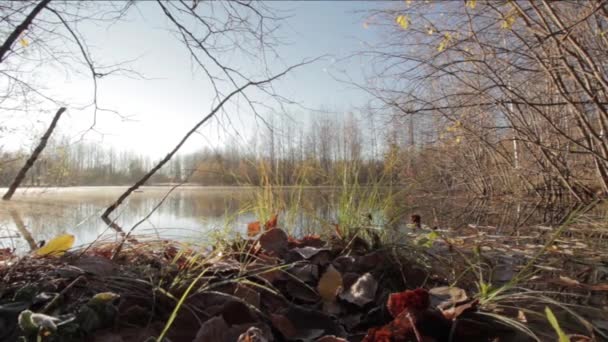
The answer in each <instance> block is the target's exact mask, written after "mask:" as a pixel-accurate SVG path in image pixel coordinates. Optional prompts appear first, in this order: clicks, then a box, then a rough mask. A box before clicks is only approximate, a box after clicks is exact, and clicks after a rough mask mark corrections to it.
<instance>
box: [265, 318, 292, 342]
mask: <svg viewBox="0 0 608 342" xmlns="http://www.w3.org/2000/svg"><path fill="white" fill-rule="evenodd" d="M270 321H271V322H272V325H273V326H274V327H275V328H276V329H277V330H278V331H279V332H280V333H281V334H282V335H283V336H284V337H285V338H286V339H292V338H293V337H294V336H296V334H297V333H298V331H297V329H296V327H295V326H294V325H293V324H292V323H291V321H290V320H289V319H288V318H287V317H285V316H283V315H278V314H270Z"/></svg>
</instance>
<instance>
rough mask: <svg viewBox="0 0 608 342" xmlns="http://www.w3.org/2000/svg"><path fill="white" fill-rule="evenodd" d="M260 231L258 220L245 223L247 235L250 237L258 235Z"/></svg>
mask: <svg viewBox="0 0 608 342" xmlns="http://www.w3.org/2000/svg"><path fill="white" fill-rule="evenodd" d="M261 231H262V227H261V225H260V221H255V222H249V224H248V225H247V236H249V237H252V236H256V235H258V234H259V233H260V232H261Z"/></svg>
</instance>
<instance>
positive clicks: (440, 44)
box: [437, 33, 452, 52]
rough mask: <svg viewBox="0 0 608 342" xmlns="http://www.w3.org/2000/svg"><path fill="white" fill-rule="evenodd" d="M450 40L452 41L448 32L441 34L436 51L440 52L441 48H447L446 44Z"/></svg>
mask: <svg viewBox="0 0 608 342" xmlns="http://www.w3.org/2000/svg"><path fill="white" fill-rule="evenodd" d="M450 41H452V35H451V34H450V33H446V34H445V35H444V36H443V39H442V40H441V42H440V43H439V46H438V47H437V51H439V52H442V51H443V50H445V49H447V47H448V45H449V44H450Z"/></svg>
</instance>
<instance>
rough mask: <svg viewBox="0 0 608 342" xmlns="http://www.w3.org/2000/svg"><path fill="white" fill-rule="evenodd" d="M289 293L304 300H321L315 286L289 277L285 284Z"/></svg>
mask: <svg viewBox="0 0 608 342" xmlns="http://www.w3.org/2000/svg"><path fill="white" fill-rule="evenodd" d="M285 290H286V291H287V295H289V296H291V297H292V298H295V299H298V300H301V301H303V302H309V303H315V302H317V301H318V300H319V295H318V294H317V293H316V292H315V290H314V289H313V288H311V287H310V286H308V285H307V284H306V283H304V282H302V281H301V280H299V279H293V278H291V277H290V278H289V279H287V283H286V285H285Z"/></svg>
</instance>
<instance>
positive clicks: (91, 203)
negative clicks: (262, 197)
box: [0, 186, 564, 250]
mask: <svg viewBox="0 0 608 342" xmlns="http://www.w3.org/2000/svg"><path fill="white" fill-rule="evenodd" d="M125 189H126V187H72V188H46V189H40V188H36V189H21V190H19V191H18V192H17V194H16V195H15V196H14V197H13V200H11V201H9V202H4V201H2V203H0V247H16V248H17V249H19V250H27V249H28V244H27V242H26V241H25V240H24V239H23V238H22V237H23V235H24V234H26V235H27V232H23V229H20V227H25V228H27V231H29V233H31V239H30V241H31V240H34V241H36V242H37V241H40V240H48V239H50V238H52V237H54V236H56V235H58V234H61V233H64V232H67V233H71V234H74V235H75V236H76V241H77V244H86V243H89V242H91V241H94V240H95V239H97V238H99V237H100V236H103V237H104V238H112V237H113V236H114V235H115V234H114V233H113V231H111V230H110V229H108V227H107V226H106V224H105V223H104V222H103V221H102V220H101V219H100V215H101V213H102V212H103V210H104V209H105V208H106V207H107V206H108V205H109V204H111V203H112V202H113V201H115V200H116V198H117V197H118V196H119V195H120V194H121V193H122V192H123V191H124V190H125ZM169 189H170V188H168V187H144V188H142V191H141V192H137V193H134V194H132V196H131V197H130V198H129V199H128V200H127V201H126V202H125V203H124V204H123V205H122V206H121V207H119V208H118V209H117V210H116V211H115V215H116V216H114V217H116V222H117V223H118V224H119V225H120V226H122V227H123V229H124V230H126V231H128V230H129V229H130V228H131V227H132V226H133V225H134V224H135V223H137V222H138V221H140V220H141V219H142V218H144V217H145V216H146V215H148V214H149V213H150V212H151V211H152V210H153V209H154V207H156V206H157V205H158V203H159V202H160V201H161V200H162V199H163V197H164V196H165V195H166V193H167V192H168V191H169ZM4 191H6V189H0V192H4ZM259 191H260V189H259V188H256V187H198V186H184V187H180V188H178V189H176V190H174V191H173V192H172V193H171V194H170V195H169V196H168V197H167V198H166V199H165V201H164V202H163V204H162V205H161V206H160V207H159V208H158V210H156V211H155V212H154V213H153V214H152V215H151V216H150V217H149V218H148V219H147V220H145V221H144V222H143V223H142V224H141V225H140V226H138V228H137V232H138V234H148V235H151V236H156V237H163V238H178V239H182V240H184V239H201V238H202V237H203V236H204V235H205V234H206V233H208V232H210V231H211V232H212V231H218V230H221V229H223V228H224V227H225V226H226V222H230V225H231V227H232V228H234V229H236V230H237V231H239V230H243V231H244V229H245V227H246V225H247V223H248V222H251V221H254V220H256V218H255V215H254V214H253V212H252V211H251V210H249V211H247V210H243V209H244V208H251V207H252V206H253V205H254V203H255V201H254V199H255V197H256V194H257V195H259ZM295 191H298V190H297V189H289V188H286V189H283V190H282V191H279V193H281V195H282V196H284V197H285V201H286V202H287V203H289V202H290V199H291V201H293V199H292V198H294V197H297V196H293V193H294V192H295ZM339 192H340V191H339V190H338V189H332V188H305V189H304V190H301V197H300V199H299V200H298V203H297V205H296V207H298V206H301V207H302V214H301V215H300V214H298V215H297V217H296V218H295V220H294V221H293V222H292V224H294V225H295V226H296V227H297V228H300V229H310V228H313V229H314V226H315V225H316V226H318V225H320V223H319V222H332V221H335V220H336V214H337V213H336V209H335V208H336V205H335V204H336V202H337V201H338V197H339V195H340V193H339ZM391 206H392V207H393V210H392V213H386V212H384V213H374V216H375V217H374V221H375V222H376V223H378V224H381V223H382V222H386V219H387V218H386V217H385V216H387V215H388V216H390V215H394V216H398V217H400V219H399V220H396V221H395V222H396V223H395V224H394V225H393V226H394V227H396V228H398V229H399V228H401V227H403V226H404V225H405V223H407V221H408V220H409V216H410V215H412V214H420V215H422V217H423V222H424V223H425V224H427V225H429V226H438V227H442V228H448V227H449V228H456V229H458V228H460V227H464V226H470V225H492V226H497V227H498V228H499V229H503V228H504V229H511V228H513V227H518V226H523V225H526V224H553V223H556V222H559V220H560V219H561V218H563V216H564V210H563V208H561V209H559V210H558V209H553V208H546V207H540V206H539V205H537V204H534V203H527V202H521V201H520V202H517V203H504V202H502V203H500V204H496V203H488V202H483V201H476V200H467V199H463V198H449V197H432V196H410V195H407V194H406V193H405V192H403V193H398V194H397V195H395V196H393V198H392V203H391ZM303 213H313V214H314V215H309V214H307V215H304V214H303ZM312 216H315V217H316V219H314V220H313V219H311V217H312ZM319 219H321V220H319Z"/></svg>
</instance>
